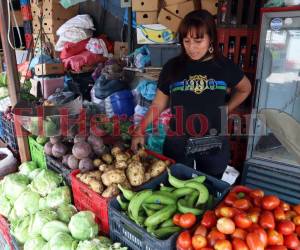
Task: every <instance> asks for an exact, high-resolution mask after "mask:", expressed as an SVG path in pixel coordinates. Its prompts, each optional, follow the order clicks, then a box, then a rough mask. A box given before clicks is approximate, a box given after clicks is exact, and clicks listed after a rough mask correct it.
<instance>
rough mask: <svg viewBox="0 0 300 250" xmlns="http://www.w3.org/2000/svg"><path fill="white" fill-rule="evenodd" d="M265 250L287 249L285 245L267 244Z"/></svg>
mask: <svg viewBox="0 0 300 250" xmlns="http://www.w3.org/2000/svg"><path fill="white" fill-rule="evenodd" d="M266 250H288V249H287V248H286V247H285V246H268V247H267V248H266Z"/></svg>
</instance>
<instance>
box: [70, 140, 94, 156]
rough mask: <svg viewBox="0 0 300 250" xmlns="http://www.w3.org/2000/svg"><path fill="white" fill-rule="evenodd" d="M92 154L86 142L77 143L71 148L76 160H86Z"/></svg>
mask: <svg viewBox="0 0 300 250" xmlns="http://www.w3.org/2000/svg"><path fill="white" fill-rule="evenodd" d="M91 152H92V148H91V146H90V144H88V143H87V142H77V143H75V144H74V146H73V148H72V153H73V155H74V156H75V157H76V158H77V159H80V160H81V159H83V158H87V157H88V156H89V155H90V154H91Z"/></svg>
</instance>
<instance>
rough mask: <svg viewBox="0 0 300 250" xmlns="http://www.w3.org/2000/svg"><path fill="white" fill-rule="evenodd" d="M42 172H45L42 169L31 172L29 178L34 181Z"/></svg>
mask: <svg viewBox="0 0 300 250" xmlns="http://www.w3.org/2000/svg"><path fill="white" fill-rule="evenodd" d="M42 170H43V169H42V168H37V169H35V170H33V171H31V172H30V173H29V174H28V178H29V179H30V180H33V179H34V178H35V177H37V176H38V174H39V173H40V172H41V171H42Z"/></svg>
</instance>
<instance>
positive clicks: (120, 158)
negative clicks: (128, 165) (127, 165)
mask: <svg viewBox="0 0 300 250" xmlns="http://www.w3.org/2000/svg"><path fill="white" fill-rule="evenodd" d="M115 157H116V161H127V160H128V159H129V158H130V157H129V156H128V155H127V154H125V153H119V154H116V155H115Z"/></svg>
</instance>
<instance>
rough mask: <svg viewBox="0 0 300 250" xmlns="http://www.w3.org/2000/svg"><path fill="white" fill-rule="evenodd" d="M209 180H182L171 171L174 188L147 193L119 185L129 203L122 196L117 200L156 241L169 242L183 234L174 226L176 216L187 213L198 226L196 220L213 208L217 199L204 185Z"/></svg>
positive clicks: (171, 184) (170, 182)
mask: <svg viewBox="0 0 300 250" xmlns="http://www.w3.org/2000/svg"><path fill="white" fill-rule="evenodd" d="M205 179H206V177H205V176H198V177H195V178H191V179H188V180H180V179H178V178H176V177H175V176H173V175H172V174H171V172H170V170H169V169H168V182H169V184H170V185H163V184H161V185H160V188H159V190H157V191H154V190H150V189H145V190H142V191H140V192H133V191H130V190H128V189H125V188H123V187H122V186H121V185H119V188H120V189H121V190H122V193H123V197H124V198H125V199H126V201H125V200H123V199H122V198H121V196H117V200H118V203H119V204H120V207H121V208H122V210H123V211H125V212H126V214H127V215H128V217H129V218H130V219H131V220H133V221H134V222H135V223H137V224H138V225H140V226H142V227H145V228H146V229H147V231H148V232H149V233H151V234H152V235H154V236H155V237H157V238H159V239H166V238H168V237H169V236H171V235H172V234H174V233H176V232H178V231H180V230H181V228H180V227H179V226H177V225H178V224H177V223H174V220H173V218H172V216H173V215H175V214H176V213H183V214H185V216H186V215H187V216H189V218H192V220H194V222H195V221H196V216H198V215H201V214H203V213H204V211H205V210H207V209H210V208H211V206H212V203H213V196H212V195H210V194H209V191H208V189H207V187H206V186H205V185H204V184H203V183H204V181H205ZM192 224H193V223H190V225H189V226H192Z"/></svg>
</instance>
